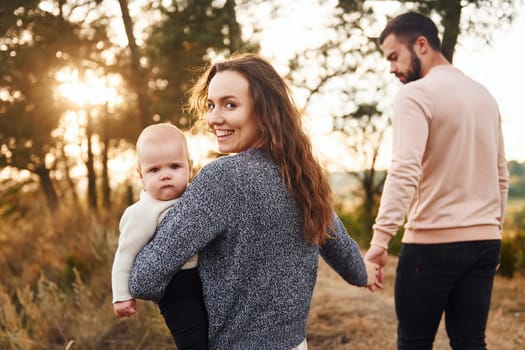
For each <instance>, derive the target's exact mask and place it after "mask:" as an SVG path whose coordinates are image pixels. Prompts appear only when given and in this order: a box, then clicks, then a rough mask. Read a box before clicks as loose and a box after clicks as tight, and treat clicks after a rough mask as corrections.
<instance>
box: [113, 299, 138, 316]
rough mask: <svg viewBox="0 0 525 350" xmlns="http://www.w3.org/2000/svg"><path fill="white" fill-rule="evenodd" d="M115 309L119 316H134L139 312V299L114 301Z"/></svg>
mask: <svg viewBox="0 0 525 350" xmlns="http://www.w3.org/2000/svg"><path fill="white" fill-rule="evenodd" d="M113 311H114V312H115V315H117V317H128V316H133V315H135V314H136V313H137V301H136V300H135V299H130V300H124V301H117V302H115V303H113Z"/></svg>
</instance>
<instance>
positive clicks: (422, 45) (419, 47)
mask: <svg viewBox="0 0 525 350" xmlns="http://www.w3.org/2000/svg"><path fill="white" fill-rule="evenodd" d="M428 50H430V45H429V44H428V40H427V38H425V37H424V36H423V35H420V36H418V37H417V39H416V41H415V42H414V51H415V52H416V53H418V54H426V53H427V52H428Z"/></svg>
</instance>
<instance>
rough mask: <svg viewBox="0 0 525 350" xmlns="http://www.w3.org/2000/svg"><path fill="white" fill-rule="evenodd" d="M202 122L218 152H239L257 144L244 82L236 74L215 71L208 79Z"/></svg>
mask: <svg viewBox="0 0 525 350" xmlns="http://www.w3.org/2000/svg"><path fill="white" fill-rule="evenodd" d="M206 121H207V123H208V126H209V127H210V130H211V132H213V133H214V134H215V136H216V137H217V145H218V148H219V152H221V153H239V152H242V151H245V150H247V149H248V148H253V147H259V146H260V145H261V131H260V128H259V125H258V123H257V120H256V118H255V110H254V103H253V99H252V97H251V95H250V90H249V83H248V80H247V79H246V78H245V77H244V76H243V75H242V74H240V73H238V72H236V71H232V70H227V71H223V72H219V73H217V74H215V76H214V77H213V78H212V79H211V81H210V84H209V86H208V113H207V115H206Z"/></svg>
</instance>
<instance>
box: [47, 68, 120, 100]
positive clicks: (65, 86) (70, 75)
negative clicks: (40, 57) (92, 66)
mask: <svg viewBox="0 0 525 350" xmlns="http://www.w3.org/2000/svg"><path fill="white" fill-rule="evenodd" d="M57 79H58V81H59V82H60V85H59V87H58V92H59V94H60V95H61V96H63V97H65V98H66V99H68V100H69V101H71V102H73V103H75V104H76V105H78V106H79V107H87V106H96V105H103V104H106V103H107V104H108V105H111V106H114V105H118V104H122V102H123V98H122V96H120V95H119V93H118V87H119V86H121V85H122V81H121V78H120V77H119V76H117V75H106V76H100V75H97V74H96V72H94V71H92V70H87V71H86V72H85V73H84V74H83V76H82V77H81V76H80V74H79V72H78V70H72V69H63V70H61V71H60V72H58V73H57Z"/></svg>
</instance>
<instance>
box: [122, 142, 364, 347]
mask: <svg viewBox="0 0 525 350" xmlns="http://www.w3.org/2000/svg"><path fill="white" fill-rule="evenodd" d="M306 170H307V169H306ZM330 233H331V235H332V236H333V238H332V239H330V240H329V241H328V242H327V243H326V244H325V245H323V247H322V248H318V247H316V246H315V245H313V244H311V243H308V242H307V241H306V240H305V239H304V230H303V220H302V217H301V214H300V211H299V210H298V208H297V206H296V205H295V203H294V201H293V200H292V198H291V195H290V193H289V191H288V190H287V189H286V187H285V185H284V184H283V180H282V178H281V176H280V172H279V169H278V167H277V166H276V164H275V163H274V162H273V161H272V160H271V158H270V157H269V155H268V154H267V152H266V151H264V150H255V149H249V150H247V151H244V152H241V153H239V154H236V155H232V156H224V157H221V158H219V159H217V160H215V161H213V162H211V163H209V164H208V165H206V166H205V167H203V169H202V170H201V171H200V172H199V174H198V175H197V176H196V177H195V179H194V180H193V181H192V183H191V184H190V185H189V186H188V188H187V189H186V191H185V192H184V194H183V195H182V197H181V199H180V201H178V202H177V203H176V204H175V205H174V206H173V207H172V208H171V209H170V211H169V212H168V213H167V215H166V216H165V217H164V219H163V220H162V221H161V223H160V224H159V226H158V227H157V231H156V234H155V236H154V238H153V239H152V240H151V241H150V242H149V243H148V244H147V245H146V246H145V247H144V249H143V250H142V251H141V252H140V253H139V254H138V255H137V258H136V260H135V265H134V266H133V268H132V271H131V276H130V291H131V294H132V295H133V296H134V297H136V298H140V299H146V300H153V301H157V302H158V301H159V300H160V299H161V297H162V296H163V293H164V290H165V287H166V286H167V284H168V283H169V281H170V279H171V277H172V276H173V274H175V273H176V272H177V271H178V270H179V269H180V268H181V266H182V265H183V264H184V262H185V261H187V260H188V259H189V258H190V257H191V256H192V255H194V254H195V253H197V252H199V273H200V276H201V279H202V283H203V291H204V300H205V304H206V309H207V312H208V319H209V330H208V338H209V349H211V350H214V349H216V350H218V349H220V350H226V349H227V350H247V349H254V350H266V349H267V350H289V349H291V348H293V347H294V346H297V345H298V344H299V343H301V342H302V341H303V340H304V339H305V336H306V323H307V318H308V312H309V309H310V302H311V297H312V293H313V289H314V286H315V283H316V278H317V265H318V258H319V254H320V255H321V256H322V257H323V258H324V259H325V260H326V262H327V263H328V264H329V265H330V266H331V267H332V268H333V269H334V270H335V271H337V272H338V273H339V274H340V275H341V276H342V277H343V278H344V279H345V280H346V281H347V282H348V283H350V284H353V285H357V286H363V285H365V283H366V280H367V274H366V270H365V266H364V262H363V259H362V256H361V252H360V250H359V247H358V245H357V244H356V243H355V241H354V240H353V239H352V238H351V237H350V236H349V235H348V234H347V232H346V230H345V228H344V226H343V225H342V223H341V221H340V220H339V218H338V217H337V216H336V215H335V214H334V230H333V231H331V232H330Z"/></svg>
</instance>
